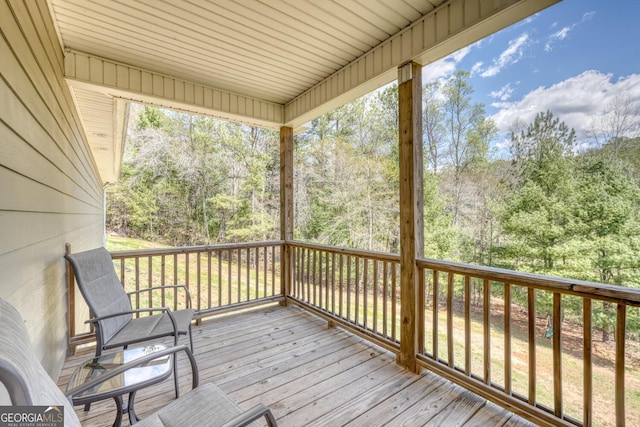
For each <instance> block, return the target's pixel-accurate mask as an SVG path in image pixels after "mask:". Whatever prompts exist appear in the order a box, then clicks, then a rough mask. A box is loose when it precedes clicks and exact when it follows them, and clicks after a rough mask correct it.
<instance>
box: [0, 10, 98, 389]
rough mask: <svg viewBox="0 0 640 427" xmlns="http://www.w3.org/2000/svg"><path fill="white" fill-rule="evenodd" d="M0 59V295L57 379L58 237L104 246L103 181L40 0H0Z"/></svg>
mask: <svg viewBox="0 0 640 427" xmlns="http://www.w3.org/2000/svg"><path fill="white" fill-rule="evenodd" d="M0 58H2V60H1V61H0V140H1V141H2V144H0V183H1V184H0V236H1V238H0V298H2V299H6V300H7V301H9V302H11V303H12V304H13V305H15V306H16V308H17V309H18V310H19V311H20V313H21V314H22V316H23V318H24V320H25V323H26V325H27V329H28V331H29V335H30V337H31V340H32V342H33V344H34V347H35V349H36V352H37V354H38V356H39V358H40V359H41V361H42V363H43V365H44V366H45V368H46V369H47V370H48V372H49V373H50V374H51V375H52V376H53V377H54V378H55V377H57V375H58V374H59V372H60V369H61V367H62V363H63V361H64V357H65V353H66V336H67V326H66V317H65V316H66V313H67V301H66V298H67V294H66V268H65V263H64V260H63V258H62V255H63V254H64V244H65V243H66V242H71V243H72V244H73V247H74V250H83V249H89V248H93V247H97V246H100V245H102V243H103V228H104V223H103V199H102V184H101V182H100V178H99V175H98V173H97V169H96V165H95V162H94V161H93V158H92V156H91V154H90V149H89V147H88V145H87V143H86V140H85V137H84V134H83V130H82V127H81V125H80V120H79V118H78V116H77V114H76V112H75V108H74V104H73V101H72V98H71V94H70V91H69V89H68V87H67V85H66V83H65V80H64V73H63V66H64V62H63V55H62V50H61V49H60V47H59V45H58V41H57V39H56V37H55V29H54V26H53V22H52V20H51V17H50V14H49V11H48V7H47V4H46V2H41V1H23V0H0Z"/></svg>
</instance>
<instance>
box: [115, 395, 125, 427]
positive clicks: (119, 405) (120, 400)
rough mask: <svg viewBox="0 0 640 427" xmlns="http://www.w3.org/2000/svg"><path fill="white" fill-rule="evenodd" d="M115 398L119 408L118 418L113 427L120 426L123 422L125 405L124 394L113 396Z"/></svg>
mask: <svg viewBox="0 0 640 427" xmlns="http://www.w3.org/2000/svg"><path fill="white" fill-rule="evenodd" d="M113 400H115V401H116V408H117V412H116V413H117V415H116V420H115V421H114V422H113V427H120V425H121V424H122V408H123V406H124V405H123V404H122V396H113Z"/></svg>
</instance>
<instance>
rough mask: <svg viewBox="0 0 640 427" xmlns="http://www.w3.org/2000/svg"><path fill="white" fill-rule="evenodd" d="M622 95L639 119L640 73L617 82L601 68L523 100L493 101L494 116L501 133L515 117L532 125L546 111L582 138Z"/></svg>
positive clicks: (526, 96)
mask: <svg viewBox="0 0 640 427" xmlns="http://www.w3.org/2000/svg"><path fill="white" fill-rule="evenodd" d="M621 95H623V96H624V97H625V99H628V101H629V102H630V104H631V105H632V110H635V114H636V116H635V117H634V119H635V120H636V121H639V122H640V74H632V75H630V76H627V77H622V78H620V79H618V80H616V81H613V80H612V75H611V74H603V73H601V72H599V71H593V70H590V71H585V72H583V73H582V74H579V75H577V76H574V77H571V78H568V79H566V80H564V81H561V82H559V83H556V84H554V85H552V86H550V87H544V86H541V87H538V88H537V89H534V90H533V91H531V92H529V93H528V94H526V95H525V96H524V97H523V98H522V99H521V100H519V101H514V102H499V103H496V104H493V106H494V107H496V108H500V111H498V112H497V113H496V114H494V115H493V116H492V118H493V120H495V122H496V125H497V126H498V129H499V130H500V133H501V134H507V133H509V129H510V127H511V125H512V124H513V123H514V122H515V121H516V120H522V121H524V122H525V123H527V124H529V123H531V122H533V119H534V118H535V116H536V114H537V113H539V112H544V111H546V110H549V111H551V112H552V113H553V114H554V116H556V117H558V118H559V119H560V120H561V121H563V122H565V123H566V124H567V126H569V127H570V128H574V129H575V130H576V135H577V136H578V138H583V137H584V136H585V135H586V133H587V132H588V131H589V130H590V129H591V128H592V127H593V125H594V123H595V122H596V121H597V119H598V118H599V117H601V116H602V115H603V114H604V113H605V112H606V110H607V108H609V106H611V105H612V103H613V102H614V101H615V99H616V97H619V96H621Z"/></svg>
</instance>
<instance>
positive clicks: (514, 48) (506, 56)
mask: <svg viewBox="0 0 640 427" xmlns="http://www.w3.org/2000/svg"><path fill="white" fill-rule="evenodd" d="M528 41H529V34H527V33H523V34H521V35H520V36H519V37H518V38H516V39H513V40H511V41H510V42H509V46H508V47H507V48H506V49H505V50H504V52H502V53H501V54H500V56H499V57H498V58H496V59H494V60H493V64H491V66H489V67H488V68H487V69H486V70H484V71H483V72H482V73H480V76H482V77H492V76H495V75H496V74H498V73H499V72H500V71H502V69H503V68H504V67H506V66H508V65H511V64H515V63H516V62H518V61H519V60H520V58H522V56H523V55H524V48H525V47H526V46H527V42H528Z"/></svg>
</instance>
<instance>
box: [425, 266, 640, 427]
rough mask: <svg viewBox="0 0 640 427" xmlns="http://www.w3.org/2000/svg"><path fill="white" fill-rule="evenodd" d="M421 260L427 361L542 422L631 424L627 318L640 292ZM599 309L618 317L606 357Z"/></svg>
mask: <svg viewBox="0 0 640 427" xmlns="http://www.w3.org/2000/svg"><path fill="white" fill-rule="evenodd" d="M417 265H418V268H419V271H420V272H421V275H420V279H421V281H422V285H423V286H421V288H422V289H423V290H424V293H423V294H422V295H421V297H422V301H421V302H420V303H421V304H422V307H423V308H424V310H422V311H420V315H424V319H422V321H421V322H420V323H421V324H422V325H424V331H423V333H421V334H420V341H421V342H420V343H419V348H422V349H423V351H422V353H421V354H419V355H418V363H420V364H421V365H422V366H423V367H425V368H427V369H430V370H433V371H435V372H437V373H439V374H440V375H442V376H443V377H446V378H449V379H451V380H453V381H454V382H457V383H459V384H461V385H463V386H464V387H465V388H467V389H469V390H471V391H473V392H475V393H477V394H480V395H483V396H485V397H487V398H490V399H491V400H493V401H495V402H497V403H499V404H500V405H501V406H503V407H506V408H510V409H512V410H515V411H516V412H519V413H521V414H523V415H525V416H527V417H528V418H530V419H532V420H534V421H536V422H538V423H541V424H549V425H559V424H567V425H585V426H591V425H594V424H597V425H603V424H608V425H614V424H615V425H617V426H621V425H625V421H626V420H625V417H626V416H627V417H628V416H629V414H626V411H625V396H632V398H633V399H634V400H636V399H637V393H638V386H637V384H636V385H635V387H633V386H631V387H630V388H627V387H625V366H626V365H625V363H627V362H626V360H628V359H630V358H631V357H632V355H631V354H630V353H629V352H625V345H626V343H627V337H626V331H627V329H626V319H627V312H628V311H630V310H632V307H638V306H640V291H639V290H636V289H629V288H624V287H619V286H610V285H603V284H597V283H590V282H582V281H576V280H568V279H559V278H552V277H547V276H541V275H534V274H525V273H518V272H514V271H508V270H501V269H493V268H487V267H477V266H471V265H464V264H456V263H450V262H442V261H437V260H426V259H422V260H419V261H418V262H417ZM569 305H571V308H572V310H571V312H573V313H578V315H577V316H576V315H575V314H574V316H575V317H574V318H569V315H568V314H566V313H565V312H566V311H568V310H565V308H566V307H569ZM538 306H540V307H538ZM596 306H598V307H599V308H598V313H599V314H601V313H602V310H601V309H600V307H604V308H607V307H608V308H609V310H610V311H611V312H612V313H614V314H613V316H615V333H614V338H615V343H614V344H613V345H611V344H610V343H604V342H602V341H601V340H600V342H601V345H602V346H603V348H604V346H607V345H609V346H611V347H613V348H614V355H613V356H611V357H607V355H606V354H599V355H598V356H597V359H598V360H597V363H596V355H595V354H594V343H595V340H594V334H593V331H594V330H598V328H596V326H595V325H594V314H593V313H594V312H596V310H595V308H596ZM634 310H636V309H634ZM545 314H546V316H545ZM563 317H566V318H564V319H563ZM599 332H600V333H604V332H603V331H602V330H599ZM636 363H637V361H636ZM580 364H581V365H582V366H580ZM596 365H597V366H598V370H599V372H598V376H597V378H598V379H596V372H595V366H596ZM607 372H609V374H607ZM607 375H610V376H611V377H612V379H613V381H612V382H613V384H611V386H609V385H608V384H606V382H607V380H606V378H607ZM596 383H597V385H598V387H597V389H598V395H597V396H596V387H594V384H596ZM603 388H604V390H603ZM594 398H597V400H598V401H599V406H598V407H599V408H601V409H600V412H599V413H594V405H593V403H594ZM634 406H635V407H636V408H635V409H634V412H635V413H634V415H633V416H634V418H635V422H637V417H638V408H637V403H634ZM596 417H598V419H596Z"/></svg>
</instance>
